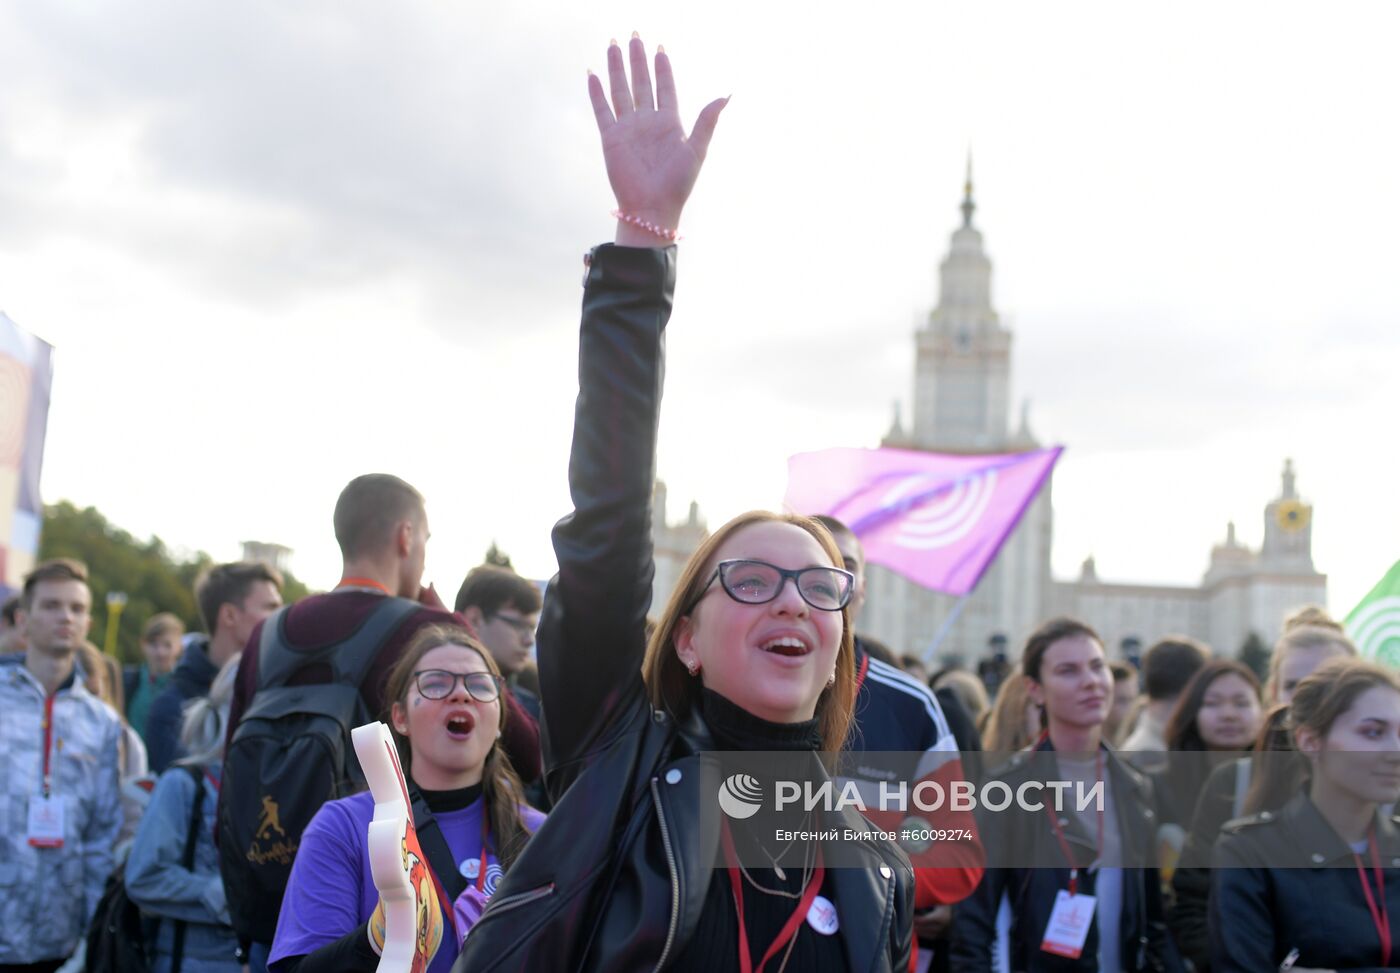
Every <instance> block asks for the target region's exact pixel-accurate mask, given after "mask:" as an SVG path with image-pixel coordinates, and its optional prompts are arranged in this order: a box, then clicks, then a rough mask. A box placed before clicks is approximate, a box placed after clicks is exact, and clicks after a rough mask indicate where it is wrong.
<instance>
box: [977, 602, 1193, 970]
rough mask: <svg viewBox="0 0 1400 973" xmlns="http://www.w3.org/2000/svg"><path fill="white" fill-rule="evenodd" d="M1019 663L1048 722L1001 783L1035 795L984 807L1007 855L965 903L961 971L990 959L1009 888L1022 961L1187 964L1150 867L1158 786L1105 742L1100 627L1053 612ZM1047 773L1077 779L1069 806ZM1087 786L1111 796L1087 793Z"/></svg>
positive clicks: (1093, 965)
mask: <svg viewBox="0 0 1400 973" xmlns="http://www.w3.org/2000/svg"><path fill="white" fill-rule="evenodd" d="M1021 665H1022V672H1023V678H1024V680H1025V683H1026V691H1027V694H1028V695H1029V697H1030V698H1031V699H1032V700H1034V701H1035V702H1036V703H1037V704H1039V705H1040V707H1041V711H1042V713H1043V720H1044V727H1045V729H1044V730H1043V731H1042V732H1041V734H1040V738H1039V740H1038V741H1037V742H1036V744H1035V745H1034V746H1033V747H1032V748H1031V750H1029V751H1026V752H1023V753H1020V754H1017V755H1016V757H1015V758H1013V759H1012V760H1011V761H1010V762H1009V763H1008V764H1006V765H1005V766H1004V767H1002V768H1001V769H1000V770H999V771H996V772H995V773H993V774H992V776H991V780H992V781H1000V782H1002V783H1004V784H1005V785H1006V787H1007V789H1008V790H1009V792H1010V793H1012V794H1016V795H1022V794H1027V793H1030V794H1032V795H1033V796H1032V797H1031V798H1027V799H1025V800H1022V799H1021V798H1019V797H1018V799H1017V800H1016V801H1013V802H1011V803H1010V805H1009V806H1008V807H1006V808H1005V809H1004V810H1000V811H993V810H990V809H988V808H986V807H985V806H984V807H983V809H982V810H981V811H980V812H979V814H978V818H977V824H978V828H979V829H980V830H981V834H982V841H983V845H984V846H985V847H986V848H987V851H988V854H989V856H990V855H995V856H996V857H997V858H998V859H999V860H1000V862H1002V863H1003V864H1002V865H1001V867H996V868H990V867H989V868H988V869H987V871H986V873H985V875H984V876H983V879H982V884H981V885H980V886H978V888H977V891H976V892H974V893H973V894H972V895H971V896H970V897H969V898H967V899H966V900H964V901H963V902H962V903H960V904H959V905H958V906H957V908H956V910H955V913H954V919H953V962H952V969H953V970H955V971H961V973H985V971H986V970H988V969H990V968H991V966H990V964H991V962H992V955H993V947H994V943H995V941H996V936H997V929H996V917H997V910H998V905H999V903H1000V901H1001V898H1002V896H1003V894H1004V895H1005V896H1006V899H1007V902H1008V905H1009V907H1010V913H1011V925H1010V943H1009V946H1010V963H1009V968H1010V969H1012V970H1018V971H1025V973H1038V971H1047V973H1048V971H1052V970H1053V971H1068V970H1082V971H1086V973H1087V971H1097V970H1100V969H1103V970H1114V971H1118V970H1130V971H1134V973H1137V971H1144V970H1175V969H1179V963H1178V961H1177V959H1176V954H1175V951H1174V949H1173V948H1172V946H1171V943H1170V941H1169V939H1168V937H1167V934H1166V928H1165V926H1164V924H1163V921H1162V901H1161V891H1160V889H1159V887H1158V879H1157V872H1156V869H1155V868H1152V867H1146V863H1147V862H1149V861H1150V859H1151V848H1152V839H1153V835H1154V832H1155V830H1156V826H1155V812H1154V810H1153V798H1152V786H1151V783H1150V781H1149V780H1148V779H1147V778H1145V777H1143V776H1142V775H1141V774H1139V773H1138V772H1137V771H1136V770H1134V769H1132V768H1131V767H1129V766H1128V765H1127V764H1126V763H1124V762H1122V761H1120V760H1119V759H1118V757H1117V756H1116V755H1115V754H1114V753H1113V751H1112V750H1110V749H1109V748H1108V747H1107V746H1106V745H1105V744H1104V741H1103V724H1104V720H1105V719H1106V718H1107V716H1108V709H1109V705H1110V702H1111V700H1112V696H1113V677H1112V675H1111V673H1110V671H1109V668H1108V660H1107V659H1105V658H1104V651H1103V644H1102V642H1101V640H1100V639H1099V637H1098V634H1097V633H1095V632H1094V630H1093V629H1092V628H1090V627H1089V626H1088V625H1085V624H1084V623H1083V622H1079V621H1076V620H1075V619H1072V618H1057V619H1053V620H1051V621H1049V622H1046V623H1045V624H1043V625H1042V626H1041V627H1040V628H1039V629H1037V630H1036V631H1035V633H1034V634H1032V635H1031V637H1030V639H1029V640H1028V641H1027V643H1026V648H1025V651H1024V652H1023V653H1022V656H1021ZM1044 781H1054V782H1067V783H1070V784H1073V785H1074V786H1073V787H1072V788H1069V789H1066V790H1065V791H1063V792H1062V793H1064V794H1066V795H1068V796H1067V797H1066V798H1065V799H1064V801H1063V804H1062V807H1061V808H1060V809H1058V810H1057V809H1056V808H1055V806H1054V803H1053V800H1052V796H1051V795H1052V794H1053V793H1054V791H1053V790H1052V789H1051V788H1044V789H1041V788H1039V787H1036V785H1037V784H1039V783H1041V782H1044ZM1032 789H1033V790H1032ZM984 792H985V789H984ZM1079 793H1085V794H1091V795H1092V794H1095V793H1097V794H1099V795H1101V796H1100V797H1099V798H1098V799H1097V800H1089V801H1086V802H1080V801H1078V800H1077V798H1075V797H1074V795H1077V794H1079ZM1032 805H1039V807H1033V806H1032Z"/></svg>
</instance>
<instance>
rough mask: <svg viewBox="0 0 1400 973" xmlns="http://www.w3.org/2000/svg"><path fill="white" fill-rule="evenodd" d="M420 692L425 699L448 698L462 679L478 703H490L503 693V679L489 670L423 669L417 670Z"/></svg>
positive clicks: (464, 686)
mask: <svg viewBox="0 0 1400 973" xmlns="http://www.w3.org/2000/svg"><path fill="white" fill-rule="evenodd" d="M413 678H414V679H415V680H416V681H417V683H418V692H419V694H420V695H422V697H423V698H424V699H446V698H447V697H448V696H451V695H452V690H453V689H455V688H456V687H457V680H458V679H460V680H462V688H464V689H465V690H466V691H467V695H469V696H470V697H471V698H472V699H474V700H476V701H477V702H478V703H489V702H492V701H493V700H495V699H497V698H499V697H500V695H501V680H500V679H499V678H497V677H496V676H493V675H491V673H489V672H448V671H447V670H446V669H423V670H421V671H420V672H415V673H414V674H413Z"/></svg>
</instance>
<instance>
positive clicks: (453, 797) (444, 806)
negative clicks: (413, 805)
mask: <svg viewBox="0 0 1400 973" xmlns="http://www.w3.org/2000/svg"><path fill="white" fill-rule="evenodd" d="M481 790H482V785H481V783H480V782H478V783H475V784H472V785H471V786H470V787H458V788H455V789H453V790H450V791H430V790H428V789H427V788H426V787H419V788H418V793H420V794H422V795H423V801H424V803H426V804H427V805H428V810H429V811H432V812H433V813H434V814H446V813H447V812H448V811H460V810H462V808H464V807H470V806H471V805H472V803H474V802H475V801H476V800H477V799H478V798H480V797H481Z"/></svg>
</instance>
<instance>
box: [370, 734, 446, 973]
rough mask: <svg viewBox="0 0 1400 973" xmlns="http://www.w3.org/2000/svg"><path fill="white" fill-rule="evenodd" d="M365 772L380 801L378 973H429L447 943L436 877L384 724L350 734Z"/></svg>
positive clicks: (374, 869) (373, 852)
mask: <svg viewBox="0 0 1400 973" xmlns="http://www.w3.org/2000/svg"><path fill="white" fill-rule="evenodd" d="M350 738H351V740H352V742H353V743H354V745H355V753H356V755H357V756H358V757H359V758H360V767H361V769H362V770H363V771H364V774H365V780H366V781H367V782H368V783H369V790H370V793H371V794H372V795H373V797H374V818H373V819H372V820H371V821H370V823H369V845H368V847H369V867H370V874H371V875H372V876H373V878H374V887H375V888H376V889H378V890H379V910H377V911H382V912H383V915H384V926H383V940H382V943H380V942H378V941H376V940H377V936H376V935H375V933H376V930H375V928H374V927H375V923H374V922H371V924H370V926H371V941H372V942H373V943H374V945H376V946H377V947H378V948H379V953H380V955H379V966H378V967H376V970H377V973H423V971H424V970H426V969H427V968H428V964H429V963H430V962H431V961H432V958H433V955H434V954H435V953H436V952H437V949H438V945H439V944H440V943H441V942H442V914H441V912H440V910H439V907H438V901H437V893H436V890H435V889H434V888H433V878H432V873H431V872H430V871H429V869H428V863H427V860H426V859H425V858H424V857H423V849H422V848H421V847H420V846H419V844H418V832H417V831H416V830H415V829H414V827H413V812H412V801H410V800H409V797H408V781H407V780H406V779H405V778H404V773H403V767H402V766H401V765H400V764H399V754H398V750H397V748H396V747H395V746H394V738H393V737H392V736H391V735H390V733H389V728H388V727H387V726H385V725H384V724H383V723H378V722H376V723H366V724H365V725H364V726H357V727H355V729H354V730H352V731H351V732H350Z"/></svg>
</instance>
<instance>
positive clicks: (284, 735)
mask: <svg viewBox="0 0 1400 973" xmlns="http://www.w3.org/2000/svg"><path fill="white" fill-rule="evenodd" d="M421 607H422V606H421V605H419V604H418V603H417V602H414V601H409V600H408V599H406V598H385V599H384V601H383V603H382V604H380V605H377V606H376V607H375V608H374V609H373V610H372V611H371V612H370V613H369V614H368V615H367V616H366V617H365V620H364V621H363V622H362V623H361V624H360V627H359V628H358V629H356V630H355V631H354V632H352V633H351V634H349V635H348V636H346V637H344V638H342V639H339V640H337V641H335V642H332V643H330V644H329V645H323V646H319V647H316V648H314V649H309V650H305V651H298V650H294V649H292V648H291V646H290V644H289V643H288V641H287V632H286V626H287V611H288V609H287V608H283V609H281V610H280V611H278V612H277V613H276V614H275V615H273V616H271V617H270V618H268V619H267V620H266V621H265V622H263V627H262V637H261V638H260V639H259V642H258V649H257V652H258V683H257V689H256V691H255V692H254V695H253V699H252V703H251V705H249V707H248V709H247V711H246V712H244V714H243V718H242V720H240V721H239V724H238V726H237V727H236V728H235V730H234V733H233V738H232V740H231V741H230V743H229V747H228V752H227V753H226V754H225V755H224V771H223V786H222V788H221V800H220V802H219V830H218V844H219V868H220V871H221V872H222V873H223V878H224V890H225V892H226V894H227V898H228V911H229V916H230V917H231V919H232V920H233V928H234V929H235V930H236V931H237V932H238V935H239V937H240V939H242V940H243V941H245V942H254V943H270V942H272V936H273V933H274V932H275V931H276V929H277V913H278V911H279V910H280V909H281V907H282V894H283V892H285V891H286V888H287V879H288V877H289V876H290V875H291V871H292V860H293V858H295V856H296V851H297V847H298V846H299V845H300V843H301V834H302V832H303V831H305V830H306V826H307V825H308V824H310V823H311V819H312V818H313V817H314V816H315V814H316V812H317V811H319V810H320V809H321V805H322V804H324V803H326V802H327V801H331V800H335V799H336V798H339V797H345V796H347V795H349V794H353V793H355V792H356V791H359V790H362V789H363V788H364V775H363V773H362V772H361V771H360V764H359V761H358V760H357V759H355V749H354V747H353V746H352V745H351V743H350V731H351V730H352V729H354V728H355V727H357V726H360V725H361V724H364V723H368V722H370V721H372V720H375V719H377V718H378V714H374V713H370V712H368V707H366V706H365V704H364V700H363V699H362V698H361V696H360V684H361V683H362V682H364V679H365V675H366V673H367V672H368V671H369V669H370V666H371V665H372V664H373V663H374V660H375V658H376V657H377V656H378V655H379V650H380V649H381V648H382V647H383V645H384V643H385V642H386V641H387V640H388V638H389V636H390V635H391V634H392V633H393V632H394V631H395V630H396V629H397V628H398V626H399V623H400V622H402V621H403V620H404V619H405V618H406V617H407V616H408V615H410V614H411V613H412V612H414V611H416V610H418V609H419V608H421ZM318 664H319V665H325V666H329V668H330V670H331V673H332V675H331V681H330V682H326V683H319V684H315V685H307V686H288V685H287V681H288V680H289V679H291V677H292V676H293V675H294V674H295V673H296V672H297V671H298V670H300V669H302V668H304V667H305V666H309V665H318Z"/></svg>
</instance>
